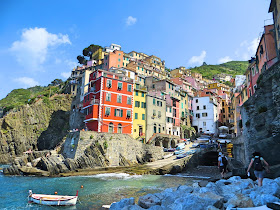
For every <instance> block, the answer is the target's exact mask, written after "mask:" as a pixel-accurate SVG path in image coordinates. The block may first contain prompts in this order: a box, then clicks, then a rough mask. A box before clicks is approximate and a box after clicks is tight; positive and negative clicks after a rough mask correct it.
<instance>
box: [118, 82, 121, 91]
mask: <svg viewBox="0 0 280 210" xmlns="http://www.w3.org/2000/svg"><path fill="white" fill-rule="evenodd" d="M118 90H122V82H118Z"/></svg>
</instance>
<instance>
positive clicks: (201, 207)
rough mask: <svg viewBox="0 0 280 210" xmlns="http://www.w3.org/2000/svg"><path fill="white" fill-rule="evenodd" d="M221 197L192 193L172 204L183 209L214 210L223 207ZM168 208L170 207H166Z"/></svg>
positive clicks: (209, 193)
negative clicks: (211, 209)
mask: <svg viewBox="0 0 280 210" xmlns="http://www.w3.org/2000/svg"><path fill="white" fill-rule="evenodd" d="M223 201H224V200H223V197H221V196H219V195H216V194H214V193H211V192H206V193H193V194H190V195H189V196H187V197H180V198H178V199H176V200H175V202H174V204H176V205H178V206H182V208H183V209H196V210H205V209H206V208H207V207H208V206H214V207H216V208H222V207H223ZM167 207H169V208H170V206H167Z"/></svg>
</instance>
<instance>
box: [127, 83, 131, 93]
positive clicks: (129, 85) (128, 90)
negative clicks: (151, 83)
mask: <svg viewBox="0 0 280 210" xmlns="http://www.w3.org/2000/svg"><path fill="white" fill-rule="evenodd" d="M131 91H132V85H131V84H128V85H127V92H131Z"/></svg>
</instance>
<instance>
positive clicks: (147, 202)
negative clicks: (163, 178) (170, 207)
mask: <svg viewBox="0 0 280 210" xmlns="http://www.w3.org/2000/svg"><path fill="white" fill-rule="evenodd" d="M138 205H139V206H141V207H142V208H144V209H148V208H150V207H152V206H155V205H161V200H160V199H159V197H157V196H156V195H154V194H147V195H144V196H142V197H140V198H139V200H138Z"/></svg>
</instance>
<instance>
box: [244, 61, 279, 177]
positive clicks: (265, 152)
mask: <svg viewBox="0 0 280 210" xmlns="http://www.w3.org/2000/svg"><path fill="white" fill-rule="evenodd" d="M241 115H242V125H243V133H242V135H243V142H244V155H245V160H244V161H245V164H246V165H248V164H249V161H250V158H251V157H252V153H253V152H254V151H259V152H261V154H262V156H263V157H264V159H265V160H266V161H267V162H268V163H269V164H270V165H271V166H272V174H273V176H280V170H279V169H280V153H279V150H280V62H278V63H276V64H275V65H274V66H272V67H271V68H270V69H268V70H267V71H265V72H264V73H263V74H261V75H260V77H259V80H258V89H257V91H256V93H255V94H254V95H253V96H252V97H250V98H249V99H248V100H247V101H246V102H245V103H244V104H243V106H242V107H241Z"/></svg>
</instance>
